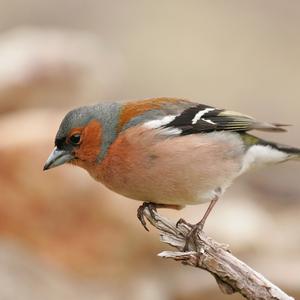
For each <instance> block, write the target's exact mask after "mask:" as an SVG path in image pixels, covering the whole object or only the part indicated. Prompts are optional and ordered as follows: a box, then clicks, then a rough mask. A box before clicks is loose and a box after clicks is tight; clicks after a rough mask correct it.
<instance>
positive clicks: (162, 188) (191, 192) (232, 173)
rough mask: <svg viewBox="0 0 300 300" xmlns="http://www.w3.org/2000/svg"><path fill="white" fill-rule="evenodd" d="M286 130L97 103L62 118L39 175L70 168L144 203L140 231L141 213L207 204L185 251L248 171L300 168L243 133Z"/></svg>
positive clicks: (203, 113)
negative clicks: (275, 166)
mask: <svg viewBox="0 0 300 300" xmlns="http://www.w3.org/2000/svg"><path fill="white" fill-rule="evenodd" d="M286 126H288V125H286V124H280V123H268V122H260V121H257V120H256V119H255V118H253V117H251V116H248V115H245V114H242V113H238V112H234V111H231V110H226V109H219V108H216V107H213V106H209V105H205V104H199V103H198V102H196V101H189V100H186V99H179V98H168V97H161V98H151V99H145V100H133V101H124V102H102V103H99V104H94V105H89V106H82V107H79V108H75V109H73V110H71V111H70V112H68V113H67V114H66V116H65V117H64V119H63V120H62V122H61V124H60V126H59V129H58V132H57V134H56V137H55V148H54V150H53V151H52V153H51V154H50V156H49V158H48V159H47V161H46V163H45V165H44V170H48V169H51V168H54V167H57V166H60V165H62V164H65V163H68V164H72V165H76V166H79V167H81V168H83V169H85V170H86V171H87V172H88V173H89V174H90V175H91V176H92V177H93V178H94V179H95V180H97V181H99V182H101V183H102V184H104V185H105V186H106V187H107V188H109V189H110V190H112V191H114V192H116V193H118V194H121V195H123V196H125V197H128V198H131V199H134V200H139V201H142V202H143V204H142V205H141V206H140V207H139V208H138V213H137V216H138V218H139V220H140V221H141V223H142V224H143V226H144V227H145V229H147V226H146V222H145V220H144V212H145V209H146V208H148V209H149V211H150V213H151V214H152V213H153V211H156V209H157V208H161V207H167V208H174V209H181V208H183V207H185V206H186V205H196V204H202V203H206V202H209V203H210V204H209V206H208V209H207V210H206V212H205V214H204V216H203V217H202V218H201V220H200V221H199V222H198V223H196V224H193V225H190V224H189V225H190V226H191V228H190V232H189V234H188V236H187V240H186V245H185V250H187V249H188V247H189V246H188V245H189V243H190V242H191V240H193V239H194V238H195V236H196V235H197V233H198V232H199V231H201V230H203V226H204V224H205V222H206V219H207V217H208V215H209V214H210V212H211V211H212V209H213V207H214V205H215V204H216V202H217V201H218V199H219V198H220V197H221V196H222V195H223V193H224V192H225V191H226V189H227V188H228V187H229V186H230V185H231V184H232V183H233V181H234V180H235V179H236V178H237V177H239V176H240V175H242V174H243V173H245V172H247V171H248V170H250V169H253V168H254V167H259V166H264V165H269V164H276V163H281V162H285V161H288V160H294V161H297V160H298V161H300V149H299V148H296V147H290V146H287V145H282V144H279V143H275V142H271V141H267V140H264V139H262V138H259V137H257V136H256V135H253V134H252V133H251V134H250V133H249V132H250V131H252V130H257V131H269V132H284V131H286V128H285V127H286ZM179 222H185V221H183V219H180V220H179ZM186 224H188V223H187V222H186ZM147 230H148V229H147Z"/></svg>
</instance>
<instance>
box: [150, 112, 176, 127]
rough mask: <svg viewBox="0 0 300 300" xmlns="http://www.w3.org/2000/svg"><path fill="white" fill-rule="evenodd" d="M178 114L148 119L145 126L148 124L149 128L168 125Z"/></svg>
mask: <svg viewBox="0 0 300 300" xmlns="http://www.w3.org/2000/svg"><path fill="white" fill-rule="evenodd" d="M176 117H177V115H176V116H165V117H163V118H162V119H159V120H152V121H148V122H146V123H145V124H144V126H146V127H147V128H149V129H155V128H159V127H161V126H164V125H167V124H169V123H170V122H172V121H173V120H174V119H175V118H176Z"/></svg>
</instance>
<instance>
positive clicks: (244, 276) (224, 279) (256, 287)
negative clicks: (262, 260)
mask: <svg viewBox="0 0 300 300" xmlns="http://www.w3.org/2000/svg"><path fill="white" fill-rule="evenodd" d="M144 214H145V217H146V218H147V219H148V221H149V222H150V223H151V224H152V225H153V226H154V227H156V228H157V229H158V230H159V232H160V240H161V241H162V242H164V243H166V244H169V245H171V246H173V247H175V248H177V250H178V251H164V252H161V253H160V254H159V256H160V257H163V258H171V259H174V260H177V261H181V262H182V263H183V264H185V265H189V266H193V267H197V268H200V269H203V270H206V271H208V272H210V273H211V274H212V275H213V276H214V277H215V279H216V281H217V283H218V285H219V287H220V289H221V291H222V292H223V293H225V294H233V293H235V292H238V293H240V294H241V295H243V296H244V297H245V298H247V299H253V300H254V299H255V300H257V299H261V300H271V299H272V300H274V299H276V300H292V299H294V298H292V297H290V296H288V295H287V294H286V293H284V292H283V291H282V290H281V289H280V288H278V287H277V286H275V285H274V284H273V283H271V282H270V281H268V280H267V279H266V278H265V277H264V276H262V275H261V274H259V273H258V272H256V271H254V270H253V269H251V268H250V267H249V266H247V265H246V264H245V263H244V262H242V261H240V260H239V259H238V258H236V257H235V256H233V255H232V254H231V253H230V251H229V249H228V245H224V244H220V243H218V242H216V241H215V240H213V239H212V238H210V237H208V236H207V235H206V234H205V233H204V232H200V233H199V235H198V237H199V239H198V240H197V241H194V244H193V245H190V246H189V251H188V252H183V247H184V245H185V237H186V235H187V233H188V232H189V230H190V228H189V227H188V226H187V225H186V224H184V223H180V224H179V225H178V226H177V227H176V225H175V224H174V223H172V222H170V221H169V220H168V219H166V218H164V217H162V216H160V215H159V214H158V213H156V212H154V211H153V212H152V214H151V213H150V212H149V210H148V209H145V211H144Z"/></svg>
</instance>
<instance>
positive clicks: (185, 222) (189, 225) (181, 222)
mask: <svg viewBox="0 0 300 300" xmlns="http://www.w3.org/2000/svg"><path fill="white" fill-rule="evenodd" d="M181 224H184V225H185V226H187V227H188V228H189V229H191V228H192V227H193V225H192V224H190V223H188V222H187V221H186V220H184V219H182V218H180V219H179V220H178V221H177V223H176V228H178V227H179V225H181Z"/></svg>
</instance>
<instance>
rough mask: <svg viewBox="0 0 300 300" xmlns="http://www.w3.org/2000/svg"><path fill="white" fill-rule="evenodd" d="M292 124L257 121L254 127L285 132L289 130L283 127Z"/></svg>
mask: <svg viewBox="0 0 300 300" xmlns="http://www.w3.org/2000/svg"><path fill="white" fill-rule="evenodd" d="M287 126H291V125H289V124H279V123H266V122H256V123H255V124H254V126H253V129H256V130H261V131H273V132H285V131H287V130H286V129H285V128H283V127H287Z"/></svg>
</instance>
